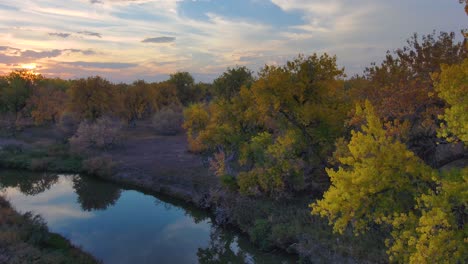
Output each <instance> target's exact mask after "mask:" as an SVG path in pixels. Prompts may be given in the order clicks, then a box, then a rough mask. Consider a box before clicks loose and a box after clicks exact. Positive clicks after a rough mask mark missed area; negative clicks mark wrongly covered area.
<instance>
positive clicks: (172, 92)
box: [0, 71, 210, 126]
mask: <svg viewBox="0 0 468 264" xmlns="http://www.w3.org/2000/svg"><path fill="white" fill-rule="evenodd" d="M209 93H210V85H209V84H204V83H195V82H194V79H193V77H192V76H191V75H190V74H189V73H187V72H178V73H175V74H172V75H171V76H170V79H169V80H167V81H164V82H159V83H147V82H145V81H142V80H138V81H135V82H134V83H133V84H130V85H128V84H123V83H121V84H113V83H110V82H109V81H107V80H105V79H103V78H101V77H99V76H95V77H89V78H86V79H78V80H62V79H50V78H44V77H43V76H41V75H38V74H35V73H32V72H30V71H14V72H12V73H10V74H9V75H7V76H0V112H1V113H2V114H3V121H4V122H6V121H7V120H8V116H9V121H10V123H11V125H15V126H21V120H28V119H30V120H32V121H34V123H35V124H36V125H43V124H50V123H52V124H54V123H58V122H59V121H60V118H61V117H62V116H64V115H67V114H71V115H73V117H74V118H76V119H78V120H92V121H95V120H97V119H99V118H100V117H103V116H112V117H117V118H120V119H121V120H123V121H126V122H127V123H129V124H132V123H133V122H135V121H136V120H138V119H145V118H148V117H151V116H152V115H153V114H154V113H156V112H158V111H160V110H161V109H164V108H167V107H171V106H186V105H188V104H190V103H193V102H199V101H202V100H206V99H207V98H209V96H210V95H209Z"/></svg>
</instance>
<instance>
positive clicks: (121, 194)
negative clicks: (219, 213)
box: [0, 171, 295, 264]
mask: <svg viewBox="0 0 468 264" xmlns="http://www.w3.org/2000/svg"><path fill="white" fill-rule="evenodd" d="M1 193H3V194H5V195H6V196H7V198H8V199H9V200H10V202H11V203H12V204H13V206H14V207H15V208H17V209H18V210H19V211H22V212H26V211H32V212H34V213H37V214H40V215H42V216H43V218H44V219H45V220H46V222H47V224H48V226H49V229H50V230H51V231H52V232H56V233H59V234H61V235H63V236H65V237H67V238H68V239H70V241H72V243H74V244H75V245H78V246H81V247H82V248H83V249H84V250H85V251H87V252H89V253H91V254H93V255H94V256H96V257H97V258H99V259H102V260H103V261H104V263H116V264H118V263H156V262H157V263H162V264H164V263H171V264H172V263H182V264H183V263H197V262H198V263H207V264H211V263H294V261H295V259H293V258H291V257H289V256H284V255H279V254H268V253H264V252H261V251H259V250H257V249H256V248H255V247H254V246H253V245H252V244H251V243H249V242H248V240H247V239H246V238H245V237H242V236H240V235H239V234H238V233H237V232H235V231H233V230H226V229H222V228H219V227H216V226H215V225H213V224H212V221H211V218H210V216H209V215H208V214H207V213H206V212H205V211H203V210H199V209H198V208H195V207H193V206H191V205H188V204H186V203H182V202H180V201H178V200H174V199H172V198H170V197H165V196H158V197H155V196H153V195H148V194H144V193H141V192H139V191H135V190H128V189H122V188H121V187H120V186H118V185H115V184H111V183H107V182H103V181H99V180H96V179H92V178H88V177H82V176H79V175H68V176H67V175H59V176H57V175H52V174H38V173H24V172H17V171H0V194H1Z"/></svg>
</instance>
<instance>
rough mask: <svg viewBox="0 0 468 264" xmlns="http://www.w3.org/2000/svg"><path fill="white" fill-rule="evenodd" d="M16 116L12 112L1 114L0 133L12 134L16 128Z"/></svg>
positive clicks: (3, 134)
mask: <svg viewBox="0 0 468 264" xmlns="http://www.w3.org/2000/svg"><path fill="white" fill-rule="evenodd" d="M15 121H16V118H15V115H14V114H12V113H3V114H0V135H2V136H11V135H14V133H15V130H16V123H15Z"/></svg>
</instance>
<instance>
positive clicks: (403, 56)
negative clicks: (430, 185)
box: [354, 32, 468, 166]
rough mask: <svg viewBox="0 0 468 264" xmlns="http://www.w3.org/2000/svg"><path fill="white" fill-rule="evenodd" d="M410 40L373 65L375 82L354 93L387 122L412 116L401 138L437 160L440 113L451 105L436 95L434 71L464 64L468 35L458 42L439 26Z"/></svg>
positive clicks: (369, 76)
mask: <svg viewBox="0 0 468 264" xmlns="http://www.w3.org/2000/svg"><path fill="white" fill-rule="evenodd" d="M407 44H408V45H407V46H405V47H403V48H401V49H397V50H396V51H395V52H394V53H393V54H392V53H390V52H389V53H388V54H387V56H386V58H385V60H384V61H383V62H382V64H380V65H378V66H377V65H375V64H373V65H372V66H371V67H369V68H367V69H366V71H365V78H366V79H367V80H368V81H369V82H368V83H363V85H364V86H363V87H361V88H360V89H358V90H359V91H357V92H356V91H355V92H354V94H355V95H357V96H358V100H365V99H368V100H370V101H371V102H372V104H373V105H374V106H375V107H376V111H377V114H378V115H379V117H381V118H382V119H383V120H384V121H385V122H391V123H394V122H399V123H403V122H405V121H406V122H409V127H410V129H409V131H407V132H408V135H400V138H407V141H406V142H405V143H406V144H407V146H408V147H409V148H410V149H411V150H413V151H414V152H415V153H416V154H417V155H418V156H419V157H421V158H423V159H424V160H425V161H426V162H429V163H430V164H432V165H434V166H435V165H436V164H435V163H434V159H433V157H434V154H435V149H436V146H437V142H438V141H439V139H438V138H437V136H436V129H437V127H438V122H439V121H438V118H437V117H438V115H440V114H442V113H443V110H444V108H445V107H446V105H445V103H444V101H443V100H441V99H440V98H438V97H437V96H430V94H433V93H434V84H433V80H432V78H431V75H432V73H440V70H441V68H440V65H441V64H447V65H452V64H458V63H461V62H462V61H463V60H464V59H465V58H467V57H468V50H467V49H466V46H465V45H466V40H465V41H463V42H457V41H456V39H455V33H453V32H452V33H445V32H441V33H440V34H439V35H438V36H436V34H435V32H434V33H432V34H429V35H425V36H423V37H422V38H419V37H418V35H416V34H414V35H413V36H412V37H411V38H410V39H409V40H408V41H407ZM355 100H356V99H355ZM405 132H406V131H405Z"/></svg>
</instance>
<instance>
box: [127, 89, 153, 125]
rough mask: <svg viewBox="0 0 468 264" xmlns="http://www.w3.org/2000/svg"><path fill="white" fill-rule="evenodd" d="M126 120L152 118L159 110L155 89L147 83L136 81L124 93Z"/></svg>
mask: <svg viewBox="0 0 468 264" xmlns="http://www.w3.org/2000/svg"><path fill="white" fill-rule="evenodd" d="M122 96H123V105H124V109H123V111H124V114H123V115H124V119H126V120H128V121H130V122H131V121H134V120H137V119H141V118H144V117H148V116H150V115H151V114H152V113H154V111H155V109H156V108H157V105H156V102H155V100H154V97H155V95H154V89H152V87H150V85H149V84H147V83H146V82H145V81H142V80H140V81H136V82H134V83H133V85H131V86H129V87H128V88H127V89H126V90H125V91H124V93H123V95H122Z"/></svg>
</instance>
